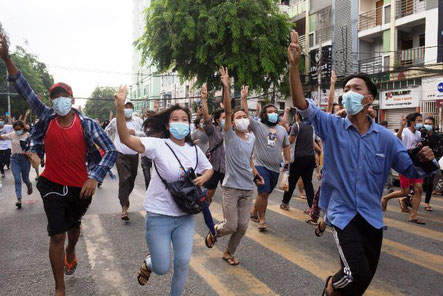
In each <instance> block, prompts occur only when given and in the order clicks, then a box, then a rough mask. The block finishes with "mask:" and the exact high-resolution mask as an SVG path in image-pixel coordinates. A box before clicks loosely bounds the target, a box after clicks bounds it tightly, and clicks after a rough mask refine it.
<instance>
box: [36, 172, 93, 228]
mask: <svg viewBox="0 0 443 296" xmlns="http://www.w3.org/2000/svg"><path fill="white" fill-rule="evenodd" d="M37 189H38V191H40V194H41V196H42V199H43V206H44V208H45V213H46V217H47V218H48V234H49V236H53V235H56V234H60V233H65V232H66V231H68V230H70V229H71V228H73V227H76V226H80V223H81V218H82V217H83V215H84V214H85V213H86V211H87V210H88V207H89V205H90V204H91V201H92V198H91V197H90V198H85V199H80V191H81V188H80V187H68V186H63V185H60V184H57V183H54V182H51V181H49V180H48V179H46V178H45V177H42V176H40V177H39V178H38V182H37Z"/></svg>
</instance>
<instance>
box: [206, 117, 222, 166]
mask: <svg viewBox="0 0 443 296" xmlns="http://www.w3.org/2000/svg"><path fill="white" fill-rule="evenodd" d="M204 129H205V132H206V135H208V138H209V149H211V148H212V147H214V146H215V145H217V144H218V143H220V141H222V140H223V134H224V132H223V128H222V127H221V126H217V125H214V124H212V122H211V120H207V121H205V124H204ZM210 162H211V164H212V168H213V169H214V171H216V172H219V173H221V174H224V173H225V148H224V147H223V145H221V146H220V147H218V148H217V149H215V150H214V152H213V153H212V155H211V160H210Z"/></svg>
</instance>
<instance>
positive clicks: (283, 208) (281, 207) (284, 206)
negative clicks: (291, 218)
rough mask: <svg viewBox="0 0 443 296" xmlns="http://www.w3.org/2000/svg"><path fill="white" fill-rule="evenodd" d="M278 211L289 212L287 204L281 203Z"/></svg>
mask: <svg viewBox="0 0 443 296" xmlns="http://www.w3.org/2000/svg"><path fill="white" fill-rule="evenodd" d="M280 209H282V210H285V211H289V205H288V204H287V203H284V202H282V203H281V204H280Z"/></svg>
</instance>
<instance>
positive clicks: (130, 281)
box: [0, 170, 443, 296]
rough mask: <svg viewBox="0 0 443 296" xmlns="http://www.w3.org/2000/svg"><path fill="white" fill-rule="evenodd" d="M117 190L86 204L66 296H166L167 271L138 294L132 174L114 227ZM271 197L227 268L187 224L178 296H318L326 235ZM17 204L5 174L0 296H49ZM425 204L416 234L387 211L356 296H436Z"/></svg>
mask: <svg viewBox="0 0 443 296" xmlns="http://www.w3.org/2000/svg"><path fill="white" fill-rule="evenodd" d="M31 175H32V176H33V177H35V175H34V174H31ZM34 189H35V187H34ZM117 190H118V186H117V182H115V181H111V180H110V179H109V178H107V179H106V181H105V183H104V184H103V187H102V188H101V189H98V191H97V194H96V195H95V196H94V199H93V202H92V205H91V207H90V209H89V211H88V213H87V215H86V216H85V217H84V220H83V234H82V236H81V238H80V240H79V243H78V246H77V255H78V257H79V266H78V268H77V271H76V272H75V274H74V275H72V276H70V277H67V278H66V283H67V295H82V296H85V295H168V293H169V284H170V280H171V275H172V272H170V274H169V275H165V276H157V275H152V277H151V279H150V281H149V283H148V285H147V286H144V287H142V286H139V284H138V283H137V280H136V273H137V271H138V269H139V266H140V264H141V262H142V259H143V257H144V256H145V255H146V253H147V246H146V242H145V238H144V215H145V214H144V212H143V207H142V204H143V199H144V196H145V187H144V184H143V178H142V174H141V170H140V172H139V175H138V177H137V186H136V189H135V192H134V193H133V194H132V195H131V208H130V219H131V220H130V222H128V223H126V222H123V221H121V220H120V205H119V203H118V199H117ZM281 197H282V193H281V192H278V191H277V192H275V193H274V194H273V195H272V196H271V198H270V206H269V209H268V212H267V217H268V220H267V221H268V231H267V232H266V233H260V232H258V230H257V225H256V224H254V223H252V222H251V223H250V227H249V230H248V232H247V234H246V237H245V238H244V240H243V241H242V243H241V244H240V246H239V248H238V251H237V254H236V255H237V256H238V258H239V260H240V261H241V264H240V265H239V266H236V267H231V266H229V265H228V264H227V263H226V262H224V261H223V260H222V259H221V256H222V250H223V247H225V246H226V244H227V238H222V239H219V241H218V243H217V245H216V247H215V248H214V249H207V248H206V247H205V245H204V241H203V237H204V236H205V235H206V234H207V232H208V230H207V228H206V226H205V224H204V222H203V216H202V215H197V216H196V231H195V234H194V237H195V243H194V250H193V255H192V260H191V268H190V272H189V278H188V281H187V284H186V288H185V293H184V294H185V295H195V296H197V295H320V294H321V291H322V289H323V281H324V279H325V278H326V277H327V276H328V275H330V274H332V273H333V272H335V271H336V270H337V269H338V267H339V260H338V255H337V249H336V246H335V243H334V240H333V237H332V235H331V232H330V231H329V230H328V231H327V232H326V233H325V234H324V235H323V237H321V238H317V237H315V235H314V227H313V226H311V225H308V224H307V223H305V220H306V219H307V218H308V216H306V215H305V214H303V210H304V209H305V207H306V201H304V200H301V199H299V198H294V199H293V200H292V201H291V204H290V206H291V210H290V211H289V212H288V211H282V210H280V208H279V203H280V200H281ZM24 202H25V204H24V206H23V209H21V210H17V209H16V207H15V205H14V204H15V193H14V189H13V178H12V174H11V171H7V173H6V178H5V179H3V199H2V200H0V239H1V240H0V254H1V256H0V295H20V296H22V295H50V294H51V293H52V291H53V288H54V282H53V277H52V272H51V268H50V264H49V259H48V255H47V249H48V242H49V238H48V236H47V232H46V217H45V214H44V211H43V206H42V201H41V198H40V195H39V194H38V192H37V190H34V194H32V195H31V196H26V197H25V198H24ZM431 204H432V206H433V209H434V211H433V212H432V213H427V212H426V213H425V212H424V210H423V207H421V208H420V215H421V217H422V218H423V219H424V220H425V221H426V225H425V226H419V225H415V224H411V223H408V222H407V218H408V217H407V215H406V214H402V213H400V210H399V207H398V203H397V201H395V200H392V201H391V202H390V203H389V205H388V211H387V212H386V215H385V217H386V218H385V223H386V225H387V226H388V229H387V230H386V231H385V232H384V240H383V249H382V253H381V258H380V264H379V266H378V270H377V273H376V275H375V278H374V280H373V281H372V284H371V286H370V289H369V290H368V291H367V293H366V295H414V296H418V295H424V296H429V295H443V285H442V280H443V248H442V242H443V229H442V226H443V199H442V198H441V197H433V199H432V202H431ZM220 205H221V194H220V190H219V191H218V192H217V194H216V196H215V202H214V203H213V204H212V205H211V211H212V213H213V216H214V218H215V220H216V221H217V222H218V221H220V219H221V218H222V210H221V206H220Z"/></svg>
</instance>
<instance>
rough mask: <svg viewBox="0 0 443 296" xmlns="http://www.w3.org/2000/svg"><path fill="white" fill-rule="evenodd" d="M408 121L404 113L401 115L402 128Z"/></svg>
mask: <svg viewBox="0 0 443 296" xmlns="http://www.w3.org/2000/svg"><path fill="white" fill-rule="evenodd" d="M407 123H408V121H407V120H406V118H405V115H404V114H402V115H401V121H400V126H401V128H405V126H406V124H407Z"/></svg>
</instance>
